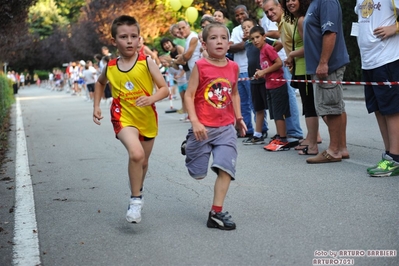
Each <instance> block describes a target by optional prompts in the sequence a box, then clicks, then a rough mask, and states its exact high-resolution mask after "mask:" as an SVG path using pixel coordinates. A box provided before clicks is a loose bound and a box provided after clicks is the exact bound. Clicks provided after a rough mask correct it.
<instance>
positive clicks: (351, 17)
mask: <svg viewBox="0 0 399 266" xmlns="http://www.w3.org/2000/svg"><path fill="white" fill-rule="evenodd" d="M340 3H341V8H342V20H343V21H342V25H343V29H344V37H345V43H346V47H347V49H348V54H349V59H350V63H349V65H348V66H346V71H345V80H348V81H361V78H362V70H361V62H360V51H359V46H358V45H357V40H356V37H353V36H350V33H351V28H352V22H357V15H356V14H355V12H354V11H353V8H354V7H355V4H356V3H354V2H353V1H352V0H340Z"/></svg>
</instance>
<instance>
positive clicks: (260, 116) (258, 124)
mask: <svg viewBox="0 0 399 266" xmlns="http://www.w3.org/2000/svg"><path fill="white" fill-rule="evenodd" d="M264 119H265V110H262V111H257V112H256V119H255V131H256V132H262V126H263V120H264Z"/></svg>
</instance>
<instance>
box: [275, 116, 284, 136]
mask: <svg viewBox="0 0 399 266" xmlns="http://www.w3.org/2000/svg"><path fill="white" fill-rule="evenodd" d="M274 122H275V123H276V130H277V134H278V135H280V137H287V129H286V126H285V120H274Z"/></svg>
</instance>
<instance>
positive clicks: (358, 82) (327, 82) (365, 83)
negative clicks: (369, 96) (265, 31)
mask: <svg viewBox="0 0 399 266" xmlns="http://www.w3.org/2000/svg"><path fill="white" fill-rule="evenodd" d="M253 79H254V78H253V77H252V78H239V79H238V81H245V80H253ZM271 80H274V81H283V82H284V81H285V82H291V81H293V82H303V83H304V82H308V83H321V84H343V85H385V86H390V85H399V81H384V82H372V81H337V80H313V79H312V80H306V79H271Z"/></svg>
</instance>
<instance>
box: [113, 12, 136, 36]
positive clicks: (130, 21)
mask: <svg viewBox="0 0 399 266" xmlns="http://www.w3.org/2000/svg"><path fill="white" fill-rule="evenodd" d="M122 25H129V26H130V25H135V26H136V27H137V29H138V31H139V34H140V26H139V23H138V22H137V20H136V19H135V18H134V17H131V16H127V15H122V16H120V17H117V18H116V19H114V21H113V22H112V26H111V36H112V38H116V31H117V29H118V27H119V26H122Z"/></svg>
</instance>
